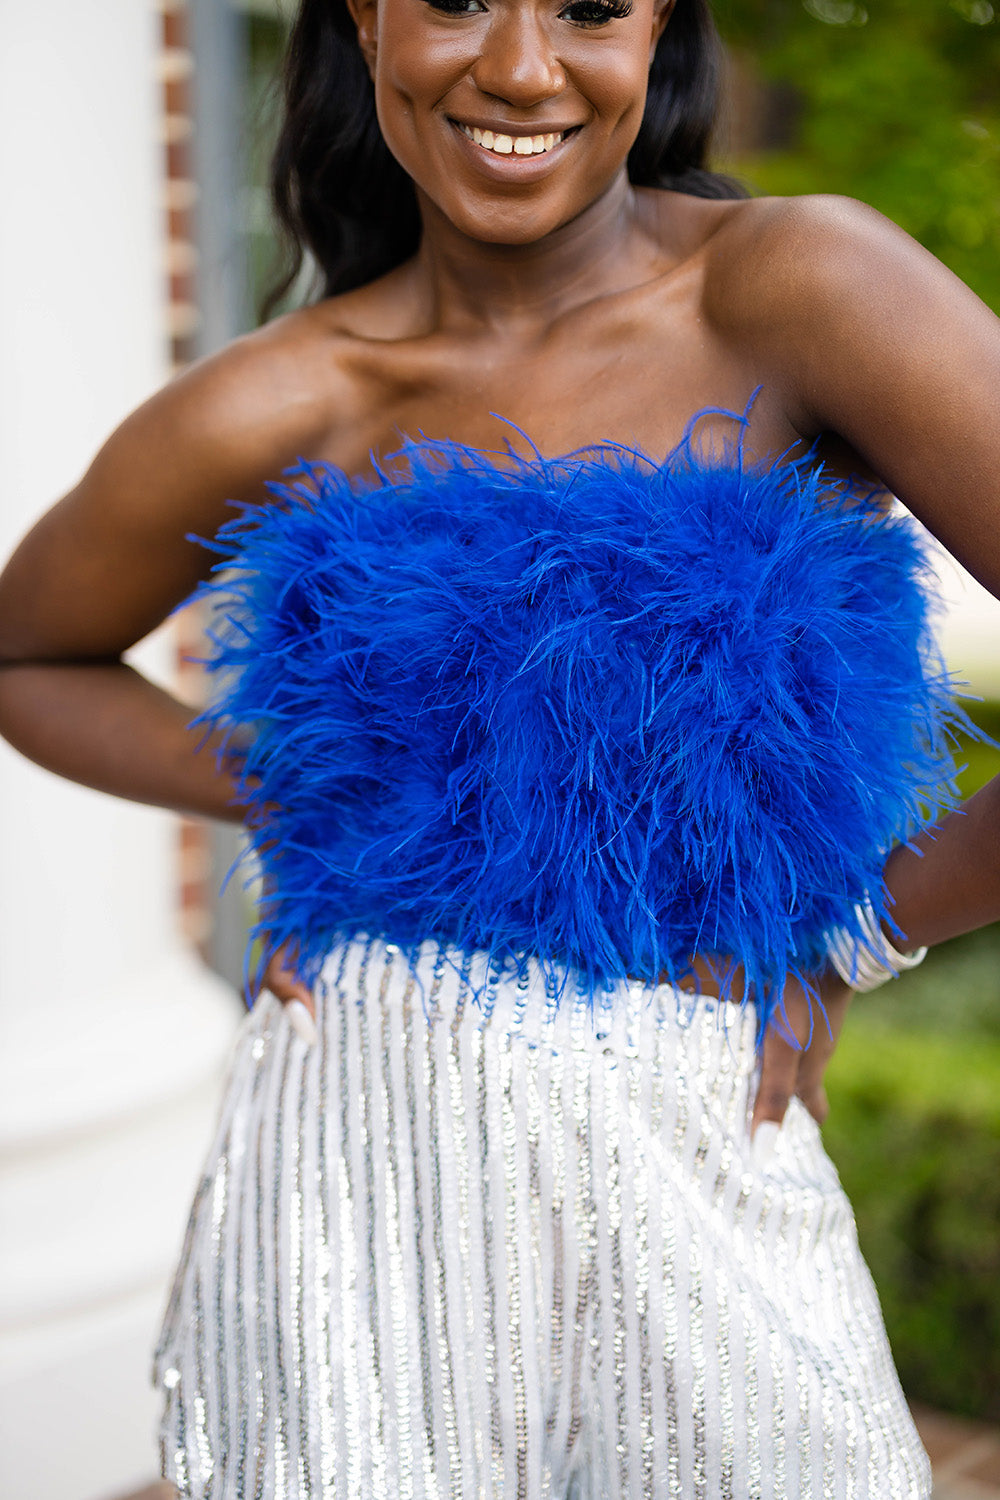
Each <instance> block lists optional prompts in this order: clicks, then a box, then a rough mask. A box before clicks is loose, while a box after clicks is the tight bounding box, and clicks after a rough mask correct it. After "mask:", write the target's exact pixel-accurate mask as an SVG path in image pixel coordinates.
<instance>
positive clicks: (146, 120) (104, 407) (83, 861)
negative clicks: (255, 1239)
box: [0, 0, 239, 1500]
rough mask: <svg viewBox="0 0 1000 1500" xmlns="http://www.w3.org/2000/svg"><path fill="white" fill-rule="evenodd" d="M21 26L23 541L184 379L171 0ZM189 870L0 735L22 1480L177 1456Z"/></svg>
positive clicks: (15, 73) (2, 1368) (193, 1115)
mask: <svg viewBox="0 0 1000 1500" xmlns="http://www.w3.org/2000/svg"><path fill="white" fill-rule="evenodd" d="M0 22H2V26H0V30H2V46H0V549H2V551H3V553H4V555H6V553H7V552H8V551H9V550H10V548H11V547H12V546H13V545H14V543H15V542H16V540H17V538H18V537H19V536H20V535H21V534H22V533H23V532H24V531H25V530H26V529H27V528H28V526H29V525H30V524H31V522H32V521H33V520H34V518H35V517H36V516H37V515H38V514H39V513H40V512H41V511H42V510H43V509H45V508H46V507H47V506H48V505H49V504H51V503H52V501H53V500H54V499H56V498H57V497H58V496H59V494H60V493H62V492H63V491H64V490H66V489H67V488H68V487H69V486H71V485H72V484H73V483H74V481H75V480H76V479H77V477H78V476H79V474H80V473H81V471H82V470H83V468H84V467H85V466H86V464H87V463H88V461H89V459H90V457H91V456H92V454H93V452H94V451H95V449H96V447H97V446H98V445H99V443H100V442H101V440H102V439H103V438H104V437H105V436H106V434H107V433H108V432H109V431H110V430H111V428H112V427H113V426H114V425H115V424H116V423H117V422H118V421H119V420H120V419H121V417H122V416H124V415H125V413H126V412H127V411H129V410H130V409H131V408H132V407H134V406H135V405H136V404H137V403H138V402H139V401H141V400H142V399H143V398H144V397H145V396H146V395H148V394H149V393H150V391H152V390H153V389H155V387H156V386H157V385H159V384H160V383H161V382H162V381H163V380H164V379H165V378H166V375H167V369H166V352H165V351H166V340H165V328H164V322H165V319H164V304H165V290H164V282H163V271H162V266H161V259H162V257H161V244H162V228H161V225H162V218H161V215H162V208H161V185H160V184H161V178H162V172H161V147H160V145H159V97H160V95H159V81H158V78H157V70H156V62H157V56H158V50H159V24H160V22H159V16H158V12H157V10H156V8H155V5H154V3H153V0H86V3H83V4H82V3H81V0H46V3H45V4H36V3H27V0H25V3H21V0H0ZM156 654H157V648H156V647H153V648H152V657H150V656H148V655H147V657H146V660H150V659H155V657H156ZM159 655H160V656H161V658H164V660H168V653H167V652H166V648H165V647H163V646H161V647H160V648H159ZM175 879H176V875H175V861H174V847H173V822H172V819H171V818H170V817H169V816H167V815H165V814H160V813H157V812H155V811H150V810H148V809H142V808H135V807H131V806H128V805H126V804H124V803H119V802H117V801H115V800H114V799H112V798H108V797H103V796H100V795H98V794H96V793H91V792H87V791H84V790H81V789H80V788H77V787H72V786H69V785H67V784H64V783H61V782H59V781H58V780H56V779H55V778H54V777H51V776H48V775H46V774H45V773H44V772H42V771H39V770H37V769H35V768H34V767H32V766H29V765H28V764H26V763H25V762H23V761H22V760H20V759H19V758H18V757H17V756H16V755H14V753H13V752H11V751H9V750H8V749H7V748H6V747H0V1007H2V1017H0V1029H2V1036H3V1047H2V1052H0V1493H2V1494H3V1495H5V1496H7V1495H9V1496H11V1497H14V1496H25V1497H27V1496H31V1497H32V1500H104V1497H107V1496H112V1495H114V1494H116V1493H118V1492H121V1491H122V1490H124V1489H128V1488H132V1487H138V1486H139V1485H140V1484H142V1483H145V1482H148V1481H149V1480H150V1479H151V1478H153V1477H154V1475H155V1474H156V1472H157V1469H156V1462H157V1460H156V1453H155V1445H154V1440H153V1427H154V1422H155V1415H156V1402H155V1400H154V1398H153V1395H152V1393H151V1391H150V1389H149V1385H148V1378H149V1376H148V1370H149V1356H150V1348H151V1343H152V1340H153V1337H154V1334H155V1327H156V1322H157V1318H158V1316H159V1313H160V1310H161V1306H162V1303H163V1299H164V1297H165V1293H166V1280H167V1277H168V1274H169V1271H170V1269H171V1266H172V1263H173V1261H174V1259H175V1257H176V1253H177V1250H178V1247H179V1241H180V1237H181V1234H182V1231H183V1224H184V1216H185V1213H186V1208H187V1203H188V1200H189V1198H190V1195H191V1192H192V1190H193V1187H194V1182H195V1177H196V1174H197V1170H198V1164H199V1159H200V1157H201V1155H202V1154H203V1152H204V1150H205V1149H206V1146H207V1144H208V1135H209V1131H210V1129H211V1121H212V1116H213V1113H214V1108H215V1102H216V1096H217V1091H218V1078H219V1071H220V1066H221V1062H222V1059H223V1057H224V1055H225V1052H226V1050H227V1048H228V1043H229V1039H230V1037H231V1035H232V1032H233V1029H234V1027H235V1025H236V1022H237V1019H238V1014H239V1011H238V1004H237V1001H236V999H235V997H234V996H232V995H231V994H230V993H229V992H228V991H227V990H226V989H225V987H224V986H223V985H221V983H220V982H219V981H217V980H216V979H215V978H214V977H213V976H211V975H210V974H209V973H208V972H207V971H206V970H204V969H203V967H202V966H201V965H200V964H199V963H198V962H196V961H195V959H194V958H193V957H192V956H191V954H190V953H189V952H188V951H187V950H186V949H185V948H184V947H183V946H182V945H181V943H180V942H179V940H178V938H177V935H176V932H175V923H174V907H175Z"/></svg>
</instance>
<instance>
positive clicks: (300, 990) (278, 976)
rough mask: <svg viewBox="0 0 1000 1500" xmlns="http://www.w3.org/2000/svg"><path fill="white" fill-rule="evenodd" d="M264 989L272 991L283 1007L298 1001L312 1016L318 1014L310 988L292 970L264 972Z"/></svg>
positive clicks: (268, 970) (266, 970) (283, 969)
mask: <svg viewBox="0 0 1000 1500" xmlns="http://www.w3.org/2000/svg"><path fill="white" fill-rule="evenodd" d="M262 988H263V989H265V990H270V991H271V994H272V995H274V997H275V999H277V1000H280V1001H281V1003H282V1005H289V1004H291V1002H292V1001H293V1000H297V1001H298V1002H299V1003H300V1004H301V1005H304V1006H305V1008H306V1010H307V1011H308V1012H309V1014H310V1015H311V1016H314V1015H315V1014H316V1008H315V1004H314V1002H313V995H312V990H311V989H310V988H309V986H308V985H307V984H305V983H303V981H302V980H301V979H299V978H297V976H296V975H295V973H294V972H293V971H292V970H291V969H286V968H281V969H278V970H273V969H271V968H267V969H265V970H264V981H263V985H262Z"/></svg>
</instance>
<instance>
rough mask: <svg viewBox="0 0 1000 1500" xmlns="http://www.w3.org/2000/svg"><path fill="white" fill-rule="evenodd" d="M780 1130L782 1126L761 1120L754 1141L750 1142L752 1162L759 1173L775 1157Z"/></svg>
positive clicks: (754, 1134) (771, 1121)
mask: <svg viewBox="0 0 1000 1500" xmlns="http://www.w3.org/2000/svg"><path fill="white" fill-rule="evenodd" d="M780 1129H781V1126H780V1125H776V1124H775V1122H774V1121H773V1120H761V1122H760V1124H759V1125H758V1126H757V1129H756V1130H755V1131H754V1133H753V1140H752V1141H751V1142H750V1162H751V1165H752V1166H754V1167H756V1168H757V1170H758V1171H759V1170H760V1169H761V1168H762V1167H764V1166H766V1164H767V1163H768V1162H769V1161H770V1160H771V1157H772V1156H773V1155H774V1148H775V1146H776V1145H777V1144H778V1131H779V1130H780Z"/></svg>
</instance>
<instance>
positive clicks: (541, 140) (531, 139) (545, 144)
mask: <svg viewBox="0 0 1000 1500" xmlns="http://www.w3.org/2000/svg"><path fill="white" fill-rule="evenodd" d="M454 123H455V124H456V125H457V126H458V128H459V130H460V131H461V132H462V134H463V135H465V136H468V138H469V140H470V141H473V142H474V143H475V144H476V145H477V146H480V147H481V148H482V149H483V150H484V151H491V152H492V153H493V154H494V156H544V155H545V153H546V152H547V151H551V150H552V149H553V147H555V146H558V145H559V144H560V142H561V141H564V140H565V139H566V134H567V132H566V131H564V130H557V131H554V132H552V133H550V134H549V135H501V134H494V132H493V131H492V130H480V129H479V127H478V126H476V125H463V124H462V123H461V122H460V121H459V120H456V121H455V122H454Z"/></svg>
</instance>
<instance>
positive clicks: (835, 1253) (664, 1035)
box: [156, 939, 931, 1500]
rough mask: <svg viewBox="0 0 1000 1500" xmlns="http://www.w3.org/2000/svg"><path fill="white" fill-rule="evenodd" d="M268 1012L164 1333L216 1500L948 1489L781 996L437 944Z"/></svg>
mask: <svg viewBox="0 0 1000 1500" xmlns="http://www.w3.org/2000/svg"><path fill="white" fill-rule="evenodd" d="M317 1008H318V1022H319V1029H320V1041H319V1044H318V1045H317V1046H315V1047H313V1048H308V1047H307V1046H306V1045H305V1044H304V1043H303V1042H302V1041H301V1040H300V1039H299V1038H298V1037H297V1036H296V1034H295V1033H294V1032H293V1031H292V1030H291V1029H290V1027H289V1026H288V1023H287V1021H286V1020H285V1018H284V1016H283V1014H282V1011H281V1008H280V1007H279V1006H278V1004H277V1003H276V1002H274V1001H272V1000H269V999H265V1000H262V1001H261V1002H259V1003H258V1004H257V1006H256V1007H255V1009H254V1010H253V1012H252V1013H251V1014H250V1015H249V1016H248V1017H247V1019H246V1021H245V1023H244V1026H243V1029H242V1032H241V1034H240V1037H239V1040H238V1043H237V1047H236V1052H235V1057H234V1061H233V1065H232V1071H231V1074H230V1078H229V1083H228V1087H227V1091H226V1095H225V1099H224V1103H223V1108H222V1113H221V1118H220V1122H219V1127H218V1133H217V1136H216V1139H215V1141H214V1144H213V1146H212V1150H211V1152H210V1155H209V1160H208V1165H207V1168H206V1171H205V1174H204V1177H203V1179H202V1181H201V1185H200V1188H199V1191H198V1194H197V1197H196V1200H195V1204H194V1208H193V1210H192V1215H191V1220H190V1224H189V1228H188V1234H187V1239H186V1243H185V1246H184V1251H183V1255H182V1259H181V1263H180V1267H179V1269H178V1273H177V1278H176V1283H175V1287H174V1291H173V1295H172V1298H171V1302H170V1306H169V1308H168V1311H167V1316H166V1320H165V1323H164V1327H163V1332H162V1336H161V1341H160V1346H159V1349H158V1352H157V1357H156V1378H157V1380H158V1382H159V1384H160V1386H161V1387H162V1388H163V1391H164V1396H165V1414H164V1419H163V1427H162V1451H163V1465H164V1474H165V1476H166V1477H168V1478H169V1479H171V1480H172V1481H173V1482H174V1483H175V1484H176V1485H177V1487H178V1489H179V1491H180V1493H181V1495H182V1496H184V1497H194V1500H543V1497H544V1500H557V1497H558V1500H571V1497H572V1500H639V1497H643V1500H654V1497H655V1500H667V1497H682V1500H726V1497H732V1500H806V1497H808V1500H926V1497H927V1496H929V1494H930V1488H931V1486H930V1476H929V1469H928V1464H927V1459H926V1455H925V1454H924V1452H923V1450H922V1448H921V1446H920V1443H919V1441H918V1439H917V1436H916V1433H915V1431H914V1427H913V1424H912V1422H911V1420H910V1417H909V1413H908V1411H907V1409H906V1406H905V1403H904V1401H903V1397H902V1395H901V1393H900V1389H899V1384H898V1381H897V1378H896V1374H895V1370H894V1368H893V1364H892V1359H891V1356H890V1353H889V1349H888V1345H887V1343H886V1337H885V1332H884V1329H883V1326H882V1319H881V1316H880V1313H879V1308H878V1303H877V1300H876V1296H875V1292H874V1289H873V1287H872V1283H871V1278H870V1277H869V1274H868V1271H867V1269H866V1267H865V1265H864V1263H863V1261H862V1260H861V1257H860V1255H859V1253H858V1246H857V1239H856V1235H855V1229H854V1221H853V1217H852V1214H851V1210H850V1206H849V1204H848V1203H847V1200H846V1198H845V1197H844V1194H843V1192H842V1190H841V1188H840V1185H839V1183H838V1180H837V1175H836V1172H835V1171H834V1168H833V1166H832V1165H831V1163H830V1161H829V1159H828V1158H827V1156H826V1154H825V1152H824V1150H823V1147H822V1144H821V1141H820V1135H819V1130H818V1129H817V1127H816V1125H815V1124H814V1122H813V1121H812V1119H811V1118H810V1117H809V1115H808V1114H807V1113H806V1111H805V1110H804V1109H803V1108H802V1107H801V1105H800V1104H799V1103H798V1101H794V1100H793V1102H792V1106H791V1109H790V1110H789V1113H788V1117H787V1120H786V1123H785V1125H784V1127H783V1129H782V1131H781V1134H780V1137H779V1142H778V1146H777V1149H776V1151H775V1153H774V1155H773V1156H772V1158H771V1160H770V1161H769V1162H768V1164H767V1166H766V1167H765V1168H764V1169H763V1170H755V1169H754V1167H753V1166H752V1164H751V1160H750V1155H749V1139H748V1131H747V1122H748V1117H749V1109H750V1104H751V1100H752V1096H753V1088H754V1083H755V1055H754V1019H753V1016H752V1014H750V1013H745V1014H744V1013H741V1012H740V1011H738V1010H737V1009H736V1008H735V1007H732V1006H726V1005H723V1004H720V1003H719V1002H714V1001H711V1000H707V999H693V998H692V997H690V996H685V995H681V994H680V993H679V992H677V991H675V990H673V989H669V988H667V987H666V986H662V987H659V988H655V989H649V988H645V989H644V988H643V987H642V986H640V985H638V984H623V985H621V986H620V987H619V988H618V990H616V991H615V992H614V993H613V994H610V995H609V996H608V1005H607V1008H606V1009H604V1008H598V1010H597V1011H596V1012H594V1013H593V1014H591V1013H590V1012H588V1011H587V1010H586V1009H585V1008H584V1007H583V1006H581V1005H576V1006H574V1005H573V1003H572V1002H570V1001H567V999H565V998H564V1000H563V1002H562V1004H561V1005H560V1006H559V1007H556V1006H554V1005H553V1004H552V1003H551V999H550V998H549V997H547V995H546V991H545V986H544V983H543V981H542V978H541V976H540V975H539V974H538V972H537V971H535V970H534V969H530V970H529V971H528V972H526V973H525V974H524V975H522V976H521V978H520V979H517V978H513V977H507V978H504V979H502V980H497V978H496V976H491V975H489V974H487V973H486V972H485V969H484V966H483V964H482V962H481V961H480V960H479V959H478V958H477V957H474V958H471V959H470V958H465V957H463V956H462V955H461V954H458V953H450V954H449V953H445V952H442V951H441V950H440V949H438V948H437V947H436V946H435V945H432V944H426V945H425V946H424V948H423V949H422V950H421V955H420V959H419V962H418V963H416V964H415V965H413V966H411V965H410V963H409V962H408V961H407V960H406V959H404V957H403V956H402V955H401V954H400V953H399V952H398V951H396V950H394V949H392V948H391V946H390V947H386V946H385V945H384V944H382V943H371V942H368V941H366V940H363V939H357V940H355V941H353V942H351V943H348V944H346V945H345V946H344V947H343V948H341V949H339V950H338V951H336V952H335V953H333V954H332V955H331V956H330V959H329V961H328V963H327V966H326V969H325V973H324V979H323V982H322V984H321V985H320V992H319V996H318V1006H317Z"/></svg>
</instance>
